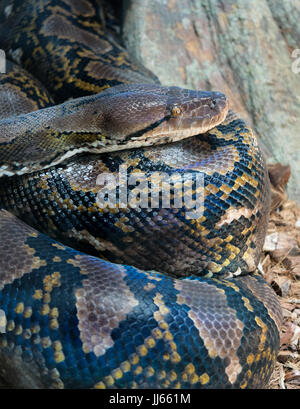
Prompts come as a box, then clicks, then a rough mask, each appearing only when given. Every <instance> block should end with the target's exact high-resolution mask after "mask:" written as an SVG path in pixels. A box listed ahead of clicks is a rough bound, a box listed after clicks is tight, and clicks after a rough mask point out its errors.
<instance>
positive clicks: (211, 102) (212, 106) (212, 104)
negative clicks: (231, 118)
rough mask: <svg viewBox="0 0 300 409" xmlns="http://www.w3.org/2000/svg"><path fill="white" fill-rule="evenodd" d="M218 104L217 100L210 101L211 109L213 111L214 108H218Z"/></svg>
mask: <svg viewBox="0 0 300 409" xmlns="http://www.w3.org/2000/svg"><path fill="white" fill-rule="evenodd" d="M216 104H217V101H216V100H215V99H212V100H211V101H210V104H209V106H210V108H211V109H213V108H214V107H215V106H216Z"/></svg>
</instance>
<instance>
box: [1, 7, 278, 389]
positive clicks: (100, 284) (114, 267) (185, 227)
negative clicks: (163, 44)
mask: <svg viewBox="0 0 300 409" xmlns="http://www.w3.org/2000/svg"><path fill="white" fill-rule="evenodd" d="M9 6H10V5H9V4H7V2H4V1H3V2H1V3H0V11H1V13H0V16H1V17H0V32H1V30H2V31H3V30H6V36H5V37H3V39H5V41H4V43H3V48H5V49H6V51H7V53H8V54H9V55H10V56H13V57H14V58H15V60H19V62H21V63H22V65H24V66H25V67H27V68H28V69H29V70H30V71H31V72H32V73H34V74H35V75H37V76H38V77H39V79H40V80H42V81H43V82H44V83H45V84H46V85H47V86H49V89H50V90H51V92H52V93H53V95H54V98H55V101H61V100H62V99H64V98H65V97H66V96H67V95H69V96H73V97H76V96H81V95H86V94H89V93H94V92H97V91H99V90H101V89H102V88H103V87H107V86H112V85H116V84H117V83H123V82H127V81H128V82H135V81H139V80H141V78H146V77H147V78H148V81H153V77H152V76H150V77H149V75H148V73H147V72H146V71H144V70H142V71H141V69H140V67H137V66H136V65H133V64H132V63H131V60H130V59H129V57H128V55H127V53H126V52H125V51H124V50H123V49H122V48H121V47H120V46H119V45H118V44H117V42H116V41H115V39H114V37H111V36H110V35H109V36H108V37H107V36H106V34H105V33H107V31H104V25H103V21H102V22H101V20H99V19H98V16H99V15H100V16H103V10H102V11H101V9H100V8H99V7H101V6H100V5H98V4H96V3H94V2H92V1H77V2H70V1H69V0H65V1H56V2H54V1H35V2H19V1H15V2H14V7H13V8H10V7H9ZM7 7H8V8H7ZM37 10H38V13H37ZM5 15H6V16H7V15H8V19H7V18H4V16H5ZM54 16H55V18H56V21H55V19H54ZM13 20H14V23H12V21H13ZM62 20H63V22H64V24H65V27H68V29H67V30H65V34H66V33H67V34H68V35H67V36H65V34H64V33H62V32H61V29H60V27H61V24H59V22H61V21H62ZM110 21H111V19H108V20H106V22H107V23H108V24H110ZM112 23H113V24H114V22H113V21H112ZM9 25H11V28H10V29H9V28H8V27H9ZM22 26H23V27H24V29H23V30H21V31H20V32H19V33H17V32H16V30H19V29H20V27H22ZM47 30H48V31H47ZM54 30H55V32H54ZM68 30H69V31H68ZM80 30H85V33H86V34H85V35H84V36H83V38H85V40H83V39H82V38H81V39H80V41H79V37H76V36H77V35H78V33H79V32H81V33H82V31H80ZM105 30H107V28H105ZM71 34H72V39H71V40H70V35H71ZM1 38H2V37H1ZM97 47H99V48H97ZM101 47H102V51H101V53H100V52H96V51H97V50H99V49H100V48H101ZM105 50H106V51H105ZM115 68H116V70H115V71H114V72H113V71H112V70H113V69H115ZM9 75H10V74H9V73H8V76H6V77H5V76H3V77H1V78H2V83H1V84H0V92H1V90H3V89H7V88H6V87H10V86H11V85H10V81H9V80H8V77H9ZM20 79H21V80H20V85H18V84H16V88H18V87H19V88H20V92H22V90H23V85H22V83H23V84H30V80H29V77H27V74H26V72H25V71H22V72H21V74H20ZM154 80H155V79H154ZM145 81H146V79H145ZM32 84H33V85H32V87H35V85H34V83H32ZM1 85H2V88H1ZM14 86H15V84H14ZM30 87H31V85H30ZM10 89H11V88H10ZM25 89H26V85H25ZM39 89H40V84H37V85H36V92H35V93H33V95H31V93H29V94H26V92H25V91H24V93H23V94H22V98H23V101H24V102H23V106H24V107H25V106H26V104H29V105H30V104H35V105H34V108H33V109H38V108H40V107H41V105H42V106H47V105H48V104H49V105H51V103H52V102H51V98H52V97H51V96H49V95H48V94H47V91H43V93H44V94H42V92H41V91H39ZM20 95H21V94H20ZM31 101H32V102H31ZM39 104H41V105H39ZM43 104H44V105H43ZM18 106H19V107H20V112H21V110H22V104H19V105H18ZM16 113H18V112H16ZM120 165H121V166H122V165H123V166H126V168H127V171H128V175H129V176H130V175H131V176H133V175H134V174H135V173H136V172H138V171H139V172H140V171H142V172H144V173H145V175H146V177H147V181H148V183H149V186H151V177H152V176H153V174H155V173H156V172H163V173H164V174H165V175H170V176H172V175H174V176H175V184H174V186H173V187H172V190H171V199H172V198H173V196H172V194H173V195H174V194H175V192H176V189H177V188H176V180H177V179H176V178H179V180H186V181H187V182H188V187H189V189H188V190H187V192H188V198H189V199H191V198H195V197H196V193H197V192H198V190H199V191H200V192H202V193H203V195H204V213H203V215H201V216H199V217H198V218H196V219H192V220H191V219H187V217H186V213H187V211H188V210H189V209H188V208H187V207H184V206H183V207H182V208H179V209H178V208H176V206H175V203H174V202H172V201H171V206H170V208H164V207H163V206H162V204H161V203H160V205H159V206H157V208H154V209H143V208H142V209H134V208H130V207H127V208H125V209H115V208H111V209H110V208H101V207H99V206H98V205H97V203H96V200H97V194H99V192H101V189H105V188H108V191H109V187H110V186H108V187H106V186H101V184H97V177H98V176H99V175H101V174H103V172H111V173H113V174H115V175H116V174H117V172H118V171H119V166H120ZM199 175H200V176H201V177H202V178H203V179H202V181H203V187H204V190H201V189H202V186H200V188H199V186H197V185H196V182H195V181H196V178H197V176H199ZM117 187H118V188H119V189H120V188H121V187H122V186H121V184H120V185H118V186H117ZM134 192H135V191H134V186H133V187H132V188H131V189H129V194H130V193H131V194H133V196H134ZM0 206H1V207H2V208H5V209H7V210H8V211H9V212H10V213H8V212H7V211H4V210H2V211H1V212H0V375H1V377H2V378H3V379H4V381H5V384H7V385H8V386H15V387H16V386H19V387H50V388H54V387H55V388H61V387H67V388H91V387H96V388H145V387H151V388H152V387H153V388H261V387H264V386H265V385H266V384H267V382H268V379H269V377H270V375H271V373H272V370H273V367H274V364H275V361H276V356H277V351H278V348H279V329H280V325H281V310H280V306H279V302H278V300H277V298H276V296H275V294H274V292H273V290H271V289H270V287H269V286H268V285H267V284H266V283H265V281H264V280H263V279H262V278H261V276H260V275H259V274H257V273H255V267H256V265H257V263H258V259H259V256H260V252H261V248H262V244H263V240H264V236H265V231H266V226H267V221H268V206H269V185H268V177H267V173H266V168H265V163H264V160H263V157H262V154H261V152H260V149H259V147H258V145H257V141H256V138H255V136H254V135H253V133H252V131H251V129H249V128H248V127H247V126H246V125H245V123H244V122H243V121H242V120H240V119H239V118H237V116H236V115H235V114H233V113H230V114H229V115H228V118H227V120H226V121H224V123H223V124H221V125H219V126H218V127H216V128H215V129H213V130H211V131H209V132H208V133H207V134H204V135H199V136H195V137H192V138H189V139H186V140H184V141H181V142H177V143H174V144H170V145H165V146H155V147H150V148H147V149H146V148H140V149H134V150H130V151H124V152H116V153H113V154H103V155H101V156H97V155H82V156H80V157H76V158H75V159H71V160H69V161H68V162H67V163H65V164H62V165H59V166H56V167H53V168H50V169H47V170H44V171H40V172H35V173H32V174H28V175H23V176H19V177H4V178H2V179H1V180H0ZM13 214H14V215H16V216H18V217H19V218H22V219H23V220H24V221H25V222H26V223H27V224H24V223H22V222H21V221H20V220H19V219H17V218H16V217H15V216H13ZM29 225H31V226H33V227H35V228H36V229H38V230H40V231H42V232H44V233H47V236H46V235H43V234H42V233H40V232H37V231H36V230H33V229H32V227H29ZM48 235H51V236H52V237H53V238H55V239H59V241H60V242H57V241H54V240H53V238H50V237H49V236H48ZM62 243H64V244H62ZM66 245H72V247H75V248H77V250H75V249H72V248H70V247H67V246H66ZM80 250H81V251H80ZM82 250H84V251H85V252H82ZM86 252H88V253H91V254H92V255H87V253H86ZM94 256H97V257H94ZM99 257H100V258H99ZM105 259H109V260H110V261H107V260H105ZM112 262H113V263H121V264H113V263H112ZM143 270H148V271H143ZM149 270H151V271H149ZM153 270H158V271H160V272H155V271H153ZM249 272H250V274H248V275H244V274H247V273H249ZM164 273H168V275H166V274H164ZM234 275H237V276H234ZM240 275H242V276H240ZM232 276H234V277H232ZM3 327H4V329H5V332H3V333H1V332H2V331H1V329H3Z"/></svg>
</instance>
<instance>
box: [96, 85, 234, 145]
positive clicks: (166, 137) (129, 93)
mask: <svg viewBox="0 0 300 409" xmlns="http://www.w3.org/2000/svg"><path fill="white" fill-rule="evenodd" d="M103 96H104V97H106V98H107V101H108V100H109V103H108V104H107V105H106V106H104V107H103V108H102V110H101V113H100V115H99V116H98V120H99V127H101V129H102V130H103V132H104V134H105V135H109V137H108V139H107V145H108V146H107V150H121V149H127V148H132V147H140V146H149V145H154V144H162V143H167V142H175V141H178V140H181V139H184V138H187V137H190V136H193V135H197V134H200V133H205V132H207V131H208V130H210V129H212V128H214V127H215V126H217V125H218V124H220V123H221V122H222V121H223V120H224V119H225V117H226V115H227V112H228V100H227V98H226V96H225V95H224V94H222V93H220V92H210V91H197V90H189V89H183V88H179V87H162V86H159V85H153V84H130V85H121V86H117V87H114V88H112V89H110V90H108V91H106V92H105V93H104V95H103Z"/></svg>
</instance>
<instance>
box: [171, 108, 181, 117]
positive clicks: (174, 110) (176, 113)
mask: <svg viewBox="0 0 300 409" xmlns="http://www.w3.org/2000/svg"><path fill="white" fill-rule="evenodd" d="M180 114H181V109H180V108H179V107H177V106H175V107H173V108H172V111H171V115H172V116H179V115H180Z"/></svg>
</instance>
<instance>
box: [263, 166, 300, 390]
mask: <svg viewBox="0 0 300 409" xmlns="http://www.w3.org/2000/svg"><path fill="white" fill-rule="evenodd" d="M269 175H270V180H271V182H272V205H271V215H270V220H269V225H268V232H267V236H266V240H265V244H264V252H263V256H262V258H261V262H260V266H259V267H260V270H262V271H263V273H264V278H265V279H266V281H267V282H268V283H269V284H270V285H271V286H272V287H273V289H274V290H275V292H276V293H277V295H278V296H279V299H280V303H281V306H282V311H283V325H282V330H281V337H280V344H281V346H280V351H279V354H278V359H277V364H276V367H275V370H274V373H273V374H272V377H271V380H270V383H269V389H300V206H297V204H296V203H295V202H293V201H290V200H288V199H287V196H286V193H285V187H286V183H287V182H288V178H289V175H290V169H289V167H288V166H282V165H280V164H276V165H272V166H269Z"/></svg>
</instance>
